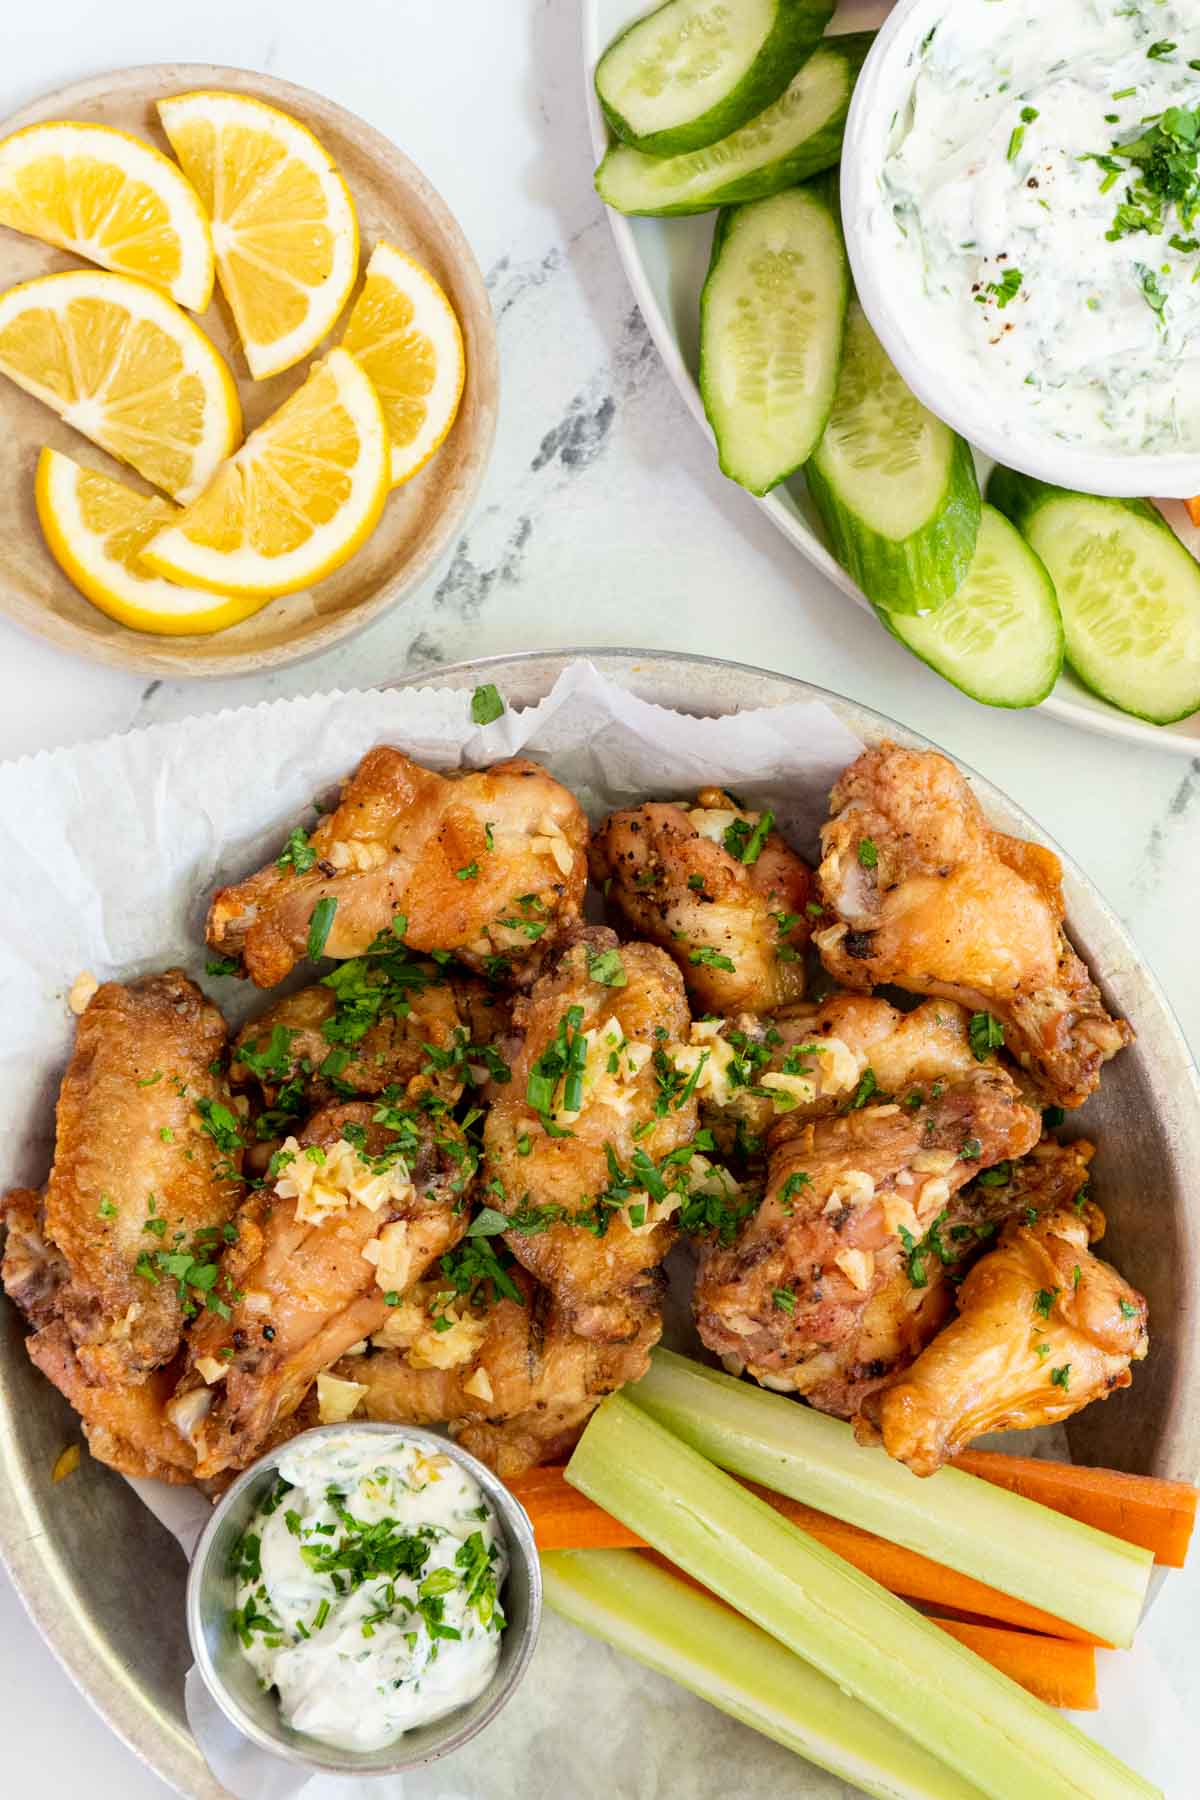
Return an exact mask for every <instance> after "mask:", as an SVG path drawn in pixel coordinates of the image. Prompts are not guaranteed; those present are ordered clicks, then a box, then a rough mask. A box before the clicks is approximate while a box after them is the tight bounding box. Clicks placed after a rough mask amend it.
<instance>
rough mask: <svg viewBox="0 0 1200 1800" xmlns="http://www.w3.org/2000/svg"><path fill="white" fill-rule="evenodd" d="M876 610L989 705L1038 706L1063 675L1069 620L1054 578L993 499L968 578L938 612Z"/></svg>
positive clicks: (942, 671) (904, 639) (925, 657)
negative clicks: (1064, 624) (1062, 610)
mask: <svg viewBox="0 0 1200 1800" xmlns="http://www.w3.org/2000/svg"><path fill="white" fill-rule="evenodd" d="M876 611H877V612H878V613H879V617H880V618H881V619H882V620H883V623H884V624H885V625H886V626H887V628H888V630H889V631H891V632H892V633H893V634H894V636H896V637H898V638H899V639H900V642H901V643H902V644H907V646H908V648H909V649H910V650H911V651H912V653H913V655H914V656H919V657H920V659H921V661H922V662H924V663H928V664H929V667H930V668H931V669H936V670H937V672H938V674H939V675H944V676H945V678H946V680H947V681H950V682H953V684H954V686H955V687H956V688H961V689H962V691H963V693H964V694H969V695H970V696H971V698H972V700H982V702H983V704H984V705H985V706H1037V705H1038V704H1039V703H1040V702H1041V701H1042V700H1044V699H1045V698H1046V695H1047V694H1048V693H1049V692H1050V690H1051V688H1052V687H1053V686H1054V683H1055V682H1056V681H1057V680H1058V674H1059V670H1060V669H1061V668H1062V660H1063V627H1062V618H1061V616H1060V614H1059V610H1058V601H1057V599H1056V598H1055V594H1054V583H1053V582H1052V581H1051V579H1050V577H1049V575H1048V574H1047V573H1046V567H1045V564H1044V563H1043V562H1042V560H1041V558H1040V557H1038V556H1036V555H1035V554H1034V552H1033V551H1032V550H1031V549H1030V547H1029V545H1028V544H1027V543H1026V542H1025V539H1024V538H1023V537H1022V536H1021V534H1020V532H1018V531H1016V530H1014V528H1013V527H1012V526H1011V525H1010V524H1009V522H1008V520H1007V519H1006V518H1004V517H1003V515H1002V514H1000V513H998V512H997V511H996V509H995V507H993V506H985V507H984V508H983V509H982V511H981V513H980V516H979V536H978V538H977V539H976V541H975V555H974V557H973V558H972V561H971V566H970V568H969V569H968V570H967V578H966V580H965V581H964V582H963V584H962V586H961V587H960V588H959V589H958V590H957V592H956V593H953V594H951V596H950V598H949V599H948V600H943V601H942V604H941V605H940V606H939V607H938V609H937V611H936V612H929V613H887V612H884V610H883V608H882V607H877V608H876Z"/></svg>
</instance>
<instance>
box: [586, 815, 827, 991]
mask: <svg viewBox="0 0 1200 1800" xmlns="http://www.w3.org/2000/svg"><path fill="white" fill-rule="evenodd" d="M771 821H772V815H771V814H770V813H756V812H745V811H743V810H742V809H741V808H740V807H738V806H736V805H735V803H734V802H733V801H732V800H731V799H730V797H729V795H728V794H724V793H722V792H721V790H720V789H719V788H708V789H705V791H704V792H703V793H701V794H700V796H699V798H698V801H697V804H696V805H695V806H693V807H688V806H686V805H685V804H683V803H679V804H676V803H674V802H650V803H648V804H647V805H645V806H639V807H637V808H636V809H634V810H633V811H630V812H616V813H612V814H611V815H610V816H609V818H607V819H606V820H605V821H604V824H603V825H602V826H601V827H600V830H599V831H598V832H597V834H596V836H595V838H594V839H593V841H592V852H591V864H592V876H593V879H594V880H596V881H597V882H599V883H601V884H603V885H604V889H605V892H606V894H607V895H608V897H609V899H610V901H611V903H612V904H613V905H614V906H615V907H616V909H617V911H618V912H619V913H620V914H621V916H622V918H623V919H624V920H625V921H626V922H627V923H628V925H629V926H630V928H631V929H632V930H633V931H635V932H636V933H637V935H638V936H639V937H642V938H647V939H648V940H649V941H650V942H651V943H653V944H659V945H661V946H662V948H663V949H664V950H666V951H668V952H669V954H670V955H671V956H673V957H674V958H675V961H676V962H677V963H678V964H679V967H680V969H681V970H682V971H683V978H684V980H685V982H686V983H687V989H688V993H689V994H690V995H691V997H692V999H693V1001H694V1002H695V1003H696V1007H697V1010H698V1011H702V1012H716V1013H723V1014H729V1013H736V1012H742V1011H746V1012H771V1011H773V1010H774V1009H775V1008H776V1007H778V1006H783V1005H786V1004H787V1002H788V1001H791V1000H796V999H798V998H799V996H800V995H801V994H802V993H803V992H804V961H803V952H804V948H805V945H806V944H807V943H808V937H809V928H810V924H811V920H810V919H809V916H808V913H807V910H806V909H807V906H808V903H809V900H810V897H811V882H812V871H811V870H810V869H809V867H808V865H807V864H806V863H804V862H802V861H801V860H800V858H799V857H798V856H797V855H796V854H795V852H794V851H793V850H790V849H789V848H788V846H787V845H786V844H785V843H784V841H783V839H782V838H781V837H780V835H779V833H778V832H777V831H775V830H773V829H771Z"/></svg>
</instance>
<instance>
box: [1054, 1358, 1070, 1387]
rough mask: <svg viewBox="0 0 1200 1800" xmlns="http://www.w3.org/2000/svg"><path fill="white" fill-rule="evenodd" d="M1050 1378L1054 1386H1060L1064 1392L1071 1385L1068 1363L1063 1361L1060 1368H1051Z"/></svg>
mask: <svg viewBox="0 0 1200 1800" xmlns="http://www.w3.org/2000/svg"><path fill="white" fill-rule="evenodd" d="M1050 1380H1051V1382H1052V1383H1053V1385H1054V1386H1055V1387H1060V1388H1061V1389H1062V1391H1063V1393H1064V1394H1065V1393H1066V1392H1067V1391H1068V1389H1069V1388H1070V1386H1071V1365H1070V1363H1063V1365H1062V1367H1061V1368H1060V1369H1051V1371H1050Z"/></svg>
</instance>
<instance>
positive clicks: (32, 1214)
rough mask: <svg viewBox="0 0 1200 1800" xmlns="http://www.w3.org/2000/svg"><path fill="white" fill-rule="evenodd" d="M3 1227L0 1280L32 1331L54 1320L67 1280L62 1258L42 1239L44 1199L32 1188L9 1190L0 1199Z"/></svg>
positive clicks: (67, 1276)
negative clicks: (59, 1297) (61, 1291)
mask: <svg viewBox="0 0 1200 1800" xmlns="http://www.w3.org/2000/svg"><path fill="white" fill-rule="evenodd" d="M0 1219H3V1221H4V1225H5V1233H4V1259H3V1262H0V1280H2V1281H3V1284H4V1291H5V1293H6V1294H7V1295H8V1297H9V1299H10V1300H11V1301H12V1302H13V1303H14V1305H16V1306H19V1307H20V1309H21V1311H22V1312H23V1313H24V1314H25V1317H26V1318H27V1319H28V1320H29V1323H30V1324H31V1325H32V1326H34V1328H35V1329H39V1330H40V1328H41V1327H42V1326H43V1325H49V1324H50V1323H51V1322H52V1321H53V1320H55V1319H56V1318H57V1317H58V1296H59V1291H60V1289H61V1288H62V1287H63V1286H64V1285H65V1283H66V1282H67V1281H69V1280H70V1276H71V1271H70V1269H69V1268H68V1267H67V1262H66V1258H65V1257H64V1256H63V1254H62V1252H61V1251H59V1250H56V1249H55V1247H54V1245H53V1244H52V1243H50V1242H49V1241H48V1239H47V1237H46V1203H45V1198H44V1196H43V1195H42V1194H40V1193H39V1192H38V1191H37V1189H36V1188H13V1190H12V1192H11V1193H9V1194H5V1195H4V1197H3V1199H0Z"/></svg>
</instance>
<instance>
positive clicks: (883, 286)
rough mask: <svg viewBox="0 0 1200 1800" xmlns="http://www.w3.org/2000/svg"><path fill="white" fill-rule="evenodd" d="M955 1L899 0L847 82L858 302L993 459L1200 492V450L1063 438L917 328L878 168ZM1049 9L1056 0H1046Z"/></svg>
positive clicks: (923, 393) (846, 166) (1090, 490)
mask: <svg viewBox="0 0 1200 1800" xmlns="http://www.w3.org/2000/svg"><path fill="white" fill-rule="evenodd" d="M953 5H954V0H897V4H896V5H895V6H894V7H893V9H892V12H891V14H890V16H889V17H888V19H887V22H886V24H884V26H883V27H882V29H881V30H880V33H879V36H878V37H877V38H876V40H875V43H874V45H873V46H872V48H871V52H870V55H869V56H868V57H867V60H866V63H865V64H864V65H863V70H862V73H861V75H860V76H859V78H858V83H857V85H856V87H855V90H854V98H853V100H852V101H851V105H850V115H849V118H848V119H847V121H846V136H845V143H844V147H843V150H842V220H843V224H844V228H845V233H846V249H847V252H848V254H849V257H850V267H851V269H852V271H853V273H854V283H855V287H856V288H857V290H858V297H859V299H860V300H861V302H862V306H863V310H864V311H865V313H866V315H867V318H868V319H869V320H870V322H871V325H872V327H873V328H874V331H875V334H876V336H877V337H878V338H879V341H880V342H881V343H882V345H883V347H884V349H885V350H886V351H887V353H888V355H889V356H890V357H891V359H892V362H893V363H894V364H895V366H896V368H897V369H898V370H899V372H900V374H901V375H902V376H903V378H904V380H905V381H906V382H907V383H908V385H909V387H910V388H911V389H912V391H913V393H914V394H916V396H917V398H918V399H919V400H921V401H923V402H924V404H925V405H926V406H927V407H928V408H929V410H930V411H931V412H933V413H936V414H937V416H938V417H939V418H940V419H944V420H945V421H946V423H947V424H948V425H952V426H953V427H954V429H955V430H956V431H958V432H961V433H962V435H963V437H965V438H966V439H967V440H968V442H970V443H972V444H976V445H978V446H979V447H980V448H981V449H983V450H986V452H987V453H988V455H989V456H991V457H993V458H994V459H995V460H996V461H997V462H999V463H1004V464H1005V465H1006V466H1007V467H1009V468H1012V469H1020V470H1021V471H1022V472H1023V473H1024V474H1026V475H1035V476H1037V477H1038V478H1039V479H1040V480H1042V481H1050V482H1053V483H1054V484H1055V485H1056V486H1057V487H1065V488H1075V489H1077V490H1078V491H1079V492H1081V493H1085V494H1116V495H1125V496H1138V497H1141V496H1145V495H1159V496H1174V497H1177V498H1186V497H1187V496H1188V495H1190V494H1195V493H1200V453H1197V454H1195V455H1187V456H1185V455H1170V456H1167V455H1152V454H1147V453H1139V454H1135V455H1129V454H1125V455H1122V454H1119V453H1117V452H1115V451H1100V450H1084V449H1079V448H1077V447H1073V446H1071V445H1069V444H1064V443H1062V442H1060V441H1059V440H1058V439H1056V438H1054V437H1053V436H1052V435H1051V434H1050V433H1049V432H1048V431H1046V430H1044V429H1040V428H1039V427H1038V425H1037V424H1036V422H1035V421H1029V422H1025V421H1023V420H1022V419H1021V417H1020V415H1019V414H1017V413H1016V412H1013V413H1000V412H998V410H997V407H996V401H995V396H994V394H989V393H988V392H987V391H985V390H982V389H975V390H972V389H971V388H969V387H968V386H967V385H966V384H965V383H964V382H963V381H962V379H961V370H959V369H957V368H955V367H953V366H951V365H949V364H948V363H947V362H945V361H944V360H943V359H942V358H941V357H940V356H939V345H938V341H937V339H936V337H931V336H929V335H928V334H926V335H925V336H922V335H921V332H920V325H919V321H918V319H917V317H916V315H915V312H914V310H913V309H912V308H911V307H909V306H908V305H907V299H908V289H907V285H906V283H905V282H903V281H898V280H897V279H896V270H897V249H898V246H899V243H900V233H899V229H898V227H897V225H896V223H895V221H894V220H893V218H892V215H891V211H890V209H889V208H888V207H887V205H886V204H885V203H884V201H883V198H882V195H881V191H880V179H879V178H880V171H881V169H882V167H883V163H884V159H885V157H886V154H887V145H888V137H889V134H890V131H891V125H892V120H893V118H894V117H895V114H896V111H897V108H898V107H899V106H901V105H902V104H903V103H904V100H905V98H906V96H907V93H908V89H909V87H910V85H911V82H912V79H913V76H912V66H913V63H914V60H915V58H916V56H917V53H918V50H919V47H920V45H921V42H922V40H923V39H924V37H925V36H926V34H927V33H928V32H929V30H930V28H931V27H932V26H934V25H936V24H937V22H938V20H939V19H943V18H945V16H946V14H947V13H948V12H949V11H950V10H951V9H952V7H953ZM1045 6H1046V12H1047V17H1048V18H1049V17H1050V15H1051V14H1052V11H1053V0H1045Z"/></svg>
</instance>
